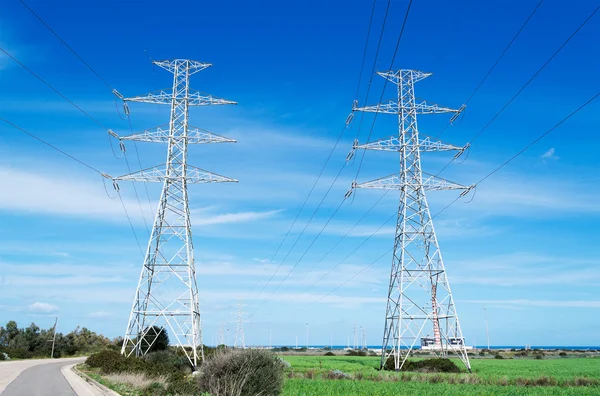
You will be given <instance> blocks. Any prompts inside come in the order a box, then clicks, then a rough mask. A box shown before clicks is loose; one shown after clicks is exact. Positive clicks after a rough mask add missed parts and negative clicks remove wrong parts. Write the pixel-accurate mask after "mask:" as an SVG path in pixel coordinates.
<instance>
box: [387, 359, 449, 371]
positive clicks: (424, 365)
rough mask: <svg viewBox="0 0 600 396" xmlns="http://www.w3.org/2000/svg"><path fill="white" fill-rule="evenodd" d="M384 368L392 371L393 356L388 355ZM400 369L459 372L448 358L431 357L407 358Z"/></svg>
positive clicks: (393, 368)
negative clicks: (414, 359) (420, 358)
mask: <svg viewBox="0 0 600 396" xmlns="http://www.w3.org/2000/svg"><path fill="white" fill-rule="evenodd" d="M383 369H384V370H389V371H394V370H395V366H394V356H390V357H389V358H388V359H387V360H386V362H385V365H384V366H383ZM402 371H418V372H422V373H460V368H458V366H457V365H456V364H455V363H454V362H453V361H452V360H450V359H444V358H433V359H424V360H416V361H412V360H407V361H406V362H404V365H403V366H402Z"/></svg>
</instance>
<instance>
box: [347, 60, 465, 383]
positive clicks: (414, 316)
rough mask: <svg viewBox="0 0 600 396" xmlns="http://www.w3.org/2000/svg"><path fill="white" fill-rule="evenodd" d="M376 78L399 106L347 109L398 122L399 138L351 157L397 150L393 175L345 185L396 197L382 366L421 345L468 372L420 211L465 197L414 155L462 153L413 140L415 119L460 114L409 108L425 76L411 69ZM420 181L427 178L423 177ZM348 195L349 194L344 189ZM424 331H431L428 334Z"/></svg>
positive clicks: (440, 266) (429, 228)
mask: <svg viewBox="0 0 600 396" xmlns="http://www.w3.org/2000/svg"><path fill="white" fill-rule="evenodd" d="M377 74H379V75H380V76H381V77H383V78H385V79H387V80H388V81H390V82H392V83H393V84H395V85H396V86H397V89H398V101H397V102H395V101H390V102H389V103H385V104H377V105H375V106H366V107H356V106H355V107H354V111H364V112H373V113H384V114H394V115H397V116H398V135H397V136H392V137H390V138H386V139H382V140H378V141H374V142H369V143H366V144H358V142H356V141H355V142H354V146H353V150H356V149H365V150H379V151H396V152H399V153H400V173H399V174H394V175H391V176H387V177H383V178H381V179H377V180H373V181H369V182H366V183H356V182H353V183H352V188H353V189H354V188H380V189H386V190H398V191H400V204H399V207H398V220H397V223H396V236H395V239H394V255H393V258H392V269H391V274H390V283H389V289H388V297H387V308H386V315H385V328H384V333H383V343H382V353H381V367H383V366H384V365H385V363H386V361H387V359H388V358H389V357H390V356H393V359H394V367H395V369H396V371H398V370H400V369H401V368H402V366H403V365H404V362H405V361H406V359H407V357H408V355H409V354H410V352H411V351H412V349H413V348H414V347H415V346H416V345H417V342H419V341H420V346H421V348H422V349H424V350H430V351H433V352H434V353H435V354H436V355H437V356H447V355H448V353H449V352H453V353H456V354H457V355H458V356H459V357H460V358H461V360H462V361H463V362H464V364H465V366H466V367H467V368H468V369H469V370H470V369H471V366H470V363H469V357H468V356H467V352H466V349H465V344H464V338H463V335H462V331H461V329H460V325H459V323H458V316H457V314H456V308H455V306H454V300H453V298H452V293H451V291H450V285H449V283H448V279H447V277H446V270H445V269H444V263H443V261H442V255H441V253H440V249H439V246H438V241H437V237H436V235H435V230H434V228H433V222H432V218H431V213H430V212H429V206H428V204H427V198H426V196H425V191H427V190H452V189H462V190H464V191H463V192H462V193H461V195H464V194H466V193H467V192H468V191H469V190H470V189H471V187H466V186H462V185H459V184H456V183H453V182H450V181H448V180H444V179H442V178H439V177H436V176H433V175H429V174H427V173H423V172H422V171H421V152H422V151H425V152H428V151H451V150H456V151H458V153H457V156H458V155H460V154H462V153H463V152H464V151H465V149H466V148H467V147H468V146H465V147H458V146H453V145H449V144H444V143H441V142H438V141H433V140H431V139H430V138H428V137H427V138H425V139H420V137H419V132H418V129H417V114H439V113H454V115H453V116H452V119H451V122H452V121H454V120H455V119H456V118H457V117H458V114H459V113H460V112H461V111H462V110H463V109H464V106H463V107H461V108H460V109H458V110H454V109H449V108H446V107H440V106H438V105H429V104H427V103H426V102H419V103H417V102H416V101H415V93H414V83H415V82H417V81H420V80H422V79H424V78H426V77H429V76H430V75H431V73H423V72H420V71H416V70H398V71H389V72H378V73H377ZM423 175H426V177H425V178H424V177H423ZM351 191H352V190H351ZM426 326H430V327H429V328H427V327H426ZM426 329H427V330H429V329H431V330H433V331H434V338H433V339H432V338H429V337H422V335H423V334H424V333H425V332H426Z"/></svg>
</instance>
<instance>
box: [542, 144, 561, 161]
mask: <svg viewBox="0 0 600 396" xmlns="http://www.w3.org/2000/svg"><path fill="white" fill-rule="evenodd" d="M555 152H556V150H555V149H554V147H551V148H550V149H548V151H546V152H544V154H542V155H541V157H540V158H541V159H543V160H557V159H558V157H557V156H556V155H555V154H554V153H555Z"/></svg>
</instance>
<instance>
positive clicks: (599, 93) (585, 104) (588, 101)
mask: <svg viewBox="0 0 600 396" xmlns="http://www.w3.org/2000/svg"><path fill="white" fill-rule="evenodd" d="M598 96H600V92H598V93H597V94H595V95H594V96H592V97H591V98H590V99H588V100H587V101H586V102H585V103H584V104H582V105H581V106H579V107H578V108H577V109H575V110H573V111H572V112H571V113H570V114H569V115H568V116H566V117H565V118H563V119H562V120H560V121H559V122H558V123H556V124H555V125H554V126H553V127H552V128H550V129H548V130H547V131H546V132H544V133H542V134H541V135H540V136H538V137H537V138H536V139H535V140H534V141H532V142H531V143H529V144H528V145H527V146H525V147H524V148H523V149H521V150H520V151H519V152H517V153H516V154H515V155H513V156H512V157H510V158H509V159H507V160H506V161H504V162H503V163H502V164H501V165H500V166H498V167H497V168H495V169H494V170H493V171H491V172H490V173H488V174H487V175H485V176H484V177H483V178H482V179H480V180H479V181H478V182H477V183H475V186H478V185H479V184H480V183H481V182H483V181H485V180H487V179H488V178H489V177H491V176H492V175H493V174H495V173H496V172H498V171H499V170H500V169H502V168H504V167H505V166H506V165H508V164H509V163H510V162H512V161H513V160H514V159H515V158H517V157H518V156H520V155H521V154H523V153H524V152H525V151H527V150H528V149H529V148H531V147H532V146H533V145H535V144H536V143H537V142H539V141H540V140H542V139H543V138H544V137H546V136H547V135H548V134H549V133H551V132H552V131H553V130H555V129H556V128H558V127H559V126H561V125H562V124H563V123H564V122H565V121H567V120H568V119H569V118H571V117H573V116H574V115H575V114H577V113H578V112H579V111H580V110H582V109H584V108H585V107H586V106H587V105H589V104H590V103H592V102H593V101H594V100H596V98H598ZM460 198H461V196H460V195H459V196H458V197H457V198H456V199H455V200H453V201H452V202H450V203H449V204H448V205H446V206H445V207H444V208H443V209H442V210H440V211H439V212H437V213H436V214H435V215H434V216H432V217H431V219H432V220H433V219H434V218H435V217H437V216H438V215H440V214H441V213H442V212H443V211H445V210H446V209H448V208H449V207H450V206H452V205H453V204H454V203H456V202H457V201H458V200H459V199H460Z"/></svg>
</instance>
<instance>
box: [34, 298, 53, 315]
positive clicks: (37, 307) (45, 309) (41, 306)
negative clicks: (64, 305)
mask: <svg viewBox="0 0 600 396" xmlns="http://www.w3.org/2000/svg"><path fill="white" fill-rule="evenodd" d="M27 309H28V310H29V311H30V312H33V313H43V314H49V313H54V312H57V311H58V307H57V306H56V305H52V304H48V303H45V302H40V301H36V302H34V303H33V304H30V305H29V306H28V307H27Z"/></svg>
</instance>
